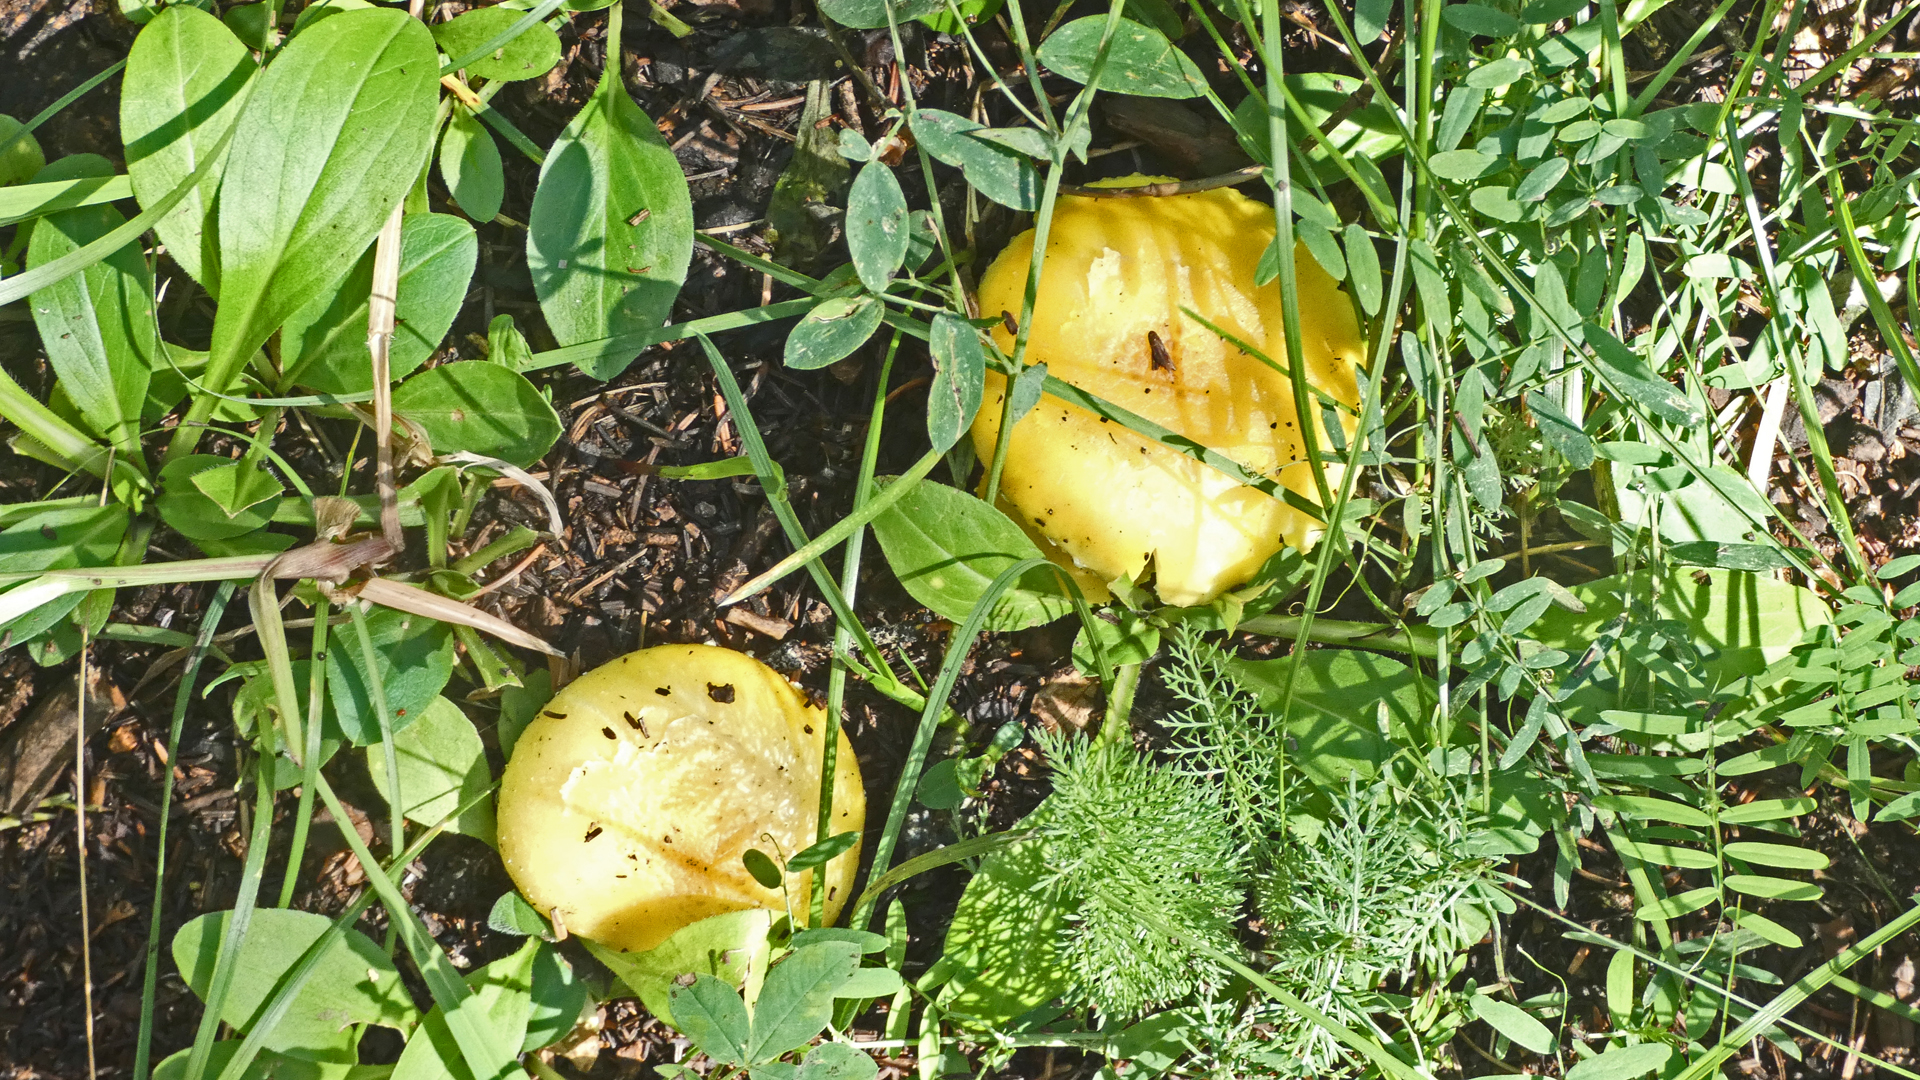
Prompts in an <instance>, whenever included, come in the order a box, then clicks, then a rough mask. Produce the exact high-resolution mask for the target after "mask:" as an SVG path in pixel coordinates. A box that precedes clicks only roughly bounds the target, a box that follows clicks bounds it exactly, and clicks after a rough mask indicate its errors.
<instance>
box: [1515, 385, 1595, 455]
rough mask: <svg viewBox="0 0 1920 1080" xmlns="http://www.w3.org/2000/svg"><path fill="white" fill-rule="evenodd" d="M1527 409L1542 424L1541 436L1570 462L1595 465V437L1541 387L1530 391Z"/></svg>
mask: <svg viewBox="0 0 1920 1080" xmlns="http://www.w3.org/2000/svg"><path fill="white" fill-rule="evenodd" d="M1527 408H1528V410H1530V411H1531V412H1532V413H1533V418H1534V420H1535V421H1537V422H1538V423H1539V425H1540V437H1541V438H1543V439H1545V440H1546V442H1547V445H1548V446H1551V447H1553V448H1554V449H1555V450H1558V451H1559V452H1560V456H1561V457H1564V458H1566V459H1567V464H1569V465H1571V466H1573V467H1574V468H1576V469H1584V468H1587V467H1588V466H1590V465H1592V464H1593V456H1594V453H1593V439H1592V438H1590V437H1589V436H1588V435H1587V432H1586V429H1585V428H1582V427H1581V426H1580V425H1579V424H1577V423H1574V420H1573V417H1571V416H1568V415H1567V414H1566V413H1565V412H1563V411H1561V408H1560V406H1558V405H1556V404H1554V403H1553V399H1552V398H1549V397H1547V396H1546V395H1545V394H1542V393H1541V392H1540V391H1538V390H1529V391H1528V392H1527Z"/></svg>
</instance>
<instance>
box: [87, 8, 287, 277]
mask: <svg viewBox="0 0 1920 1080" xmlns="http://www.w3.org/2000/svg"><path fill="white" fill-rule="evenodd" d="M256 70H258V68H257V67H256V66H255V65H254V62H253V57H251V56H250V55H248V53H247V47H246V46H245V45H242V44H241V43H240V40H239V39H238V38H236V37H234V36H233V31H231V30H228V29H227V28H226V26H225V25H224V24H223V23H221V21H220V20H219V19H216V18H214V17H213V16H212V15H209V14H207V13H206V12H205V11H202V10H200V9H199V8H196V7H192V6H189V5H186V4H177V5H170V6H169V7H168V8H167V9H166V10H165V11H162V12H161V13H160V16H159V18H156V19H154V20H153V21H152V22H150V23H148V24H147V26H146V28H145V29H144V30H141V31H140V36H139V37H137V38H135V39H134V41H133V49H132V50H131V51H130V52H128V53H127V70H126V74H125V75H124V76H123V77H122V79H121V87H122V89H121V92H120V137H121V139H122V140H124V142H125V145H126V155H127V177H128V179H129V180H130V181H131V182H132V184H133V193H134V195H135V196H137V197H138V198H139V200H140V204H141V205H142V206H146V205H148V204H150V203H153V202H154V201H156V200H158V199H159V198H161V197H162V196H164V195H166V194H167V193H168V192H170V191H172V190H173V189H174V187H175V186H176V185H177V184H179V183H180V181H182V180H184V179H186V178H187V176H188V174H190V173H192V172H193V170H194V169H196V168H199V166H200V163H201V162H202V161H203V160H205V158H206V156H207V153H208V151H209V150H210V149H211V148H212V146H213V144H214V143H216V142H218V141H219V139H220V136H222V135H224V134H226V132H227V128H228V127H230V126H231V125H232V124H233V120H234V117H235V116H237V115H239V112H240V102H241V98H240V90H241V88H242V87H244V86H246V84H247V80H248V79H249V78H252V76H253V74H254V72H255V71H256ZM221 170H222V167H221V166H219V165H215V166H214V168H213V170H212V171H211V172H210V173H209V174H208V176H207V177H206V179H204V180H202V181H201V182H200V185H199V186H198V187H196V188H195V189H194V190H192V191H190V192H188V193H187V195H186V197H185V198H183V199H181V200H180V201H179V202H178V203H176V204H175V205H174V207H173V209H172V210H170V211H168V212H167V214H166V216H165V217H162V218H161V219H160V220H159V221H158V222H156V223H155V224H154V226H153V231H154V232H155V234H157V235H158V236H159V237H160V242H161V243H163V244H165V245H166V246H167V254H169V255H171V256H173V261H174V262H176V263H178V264H180V268H181V269H182V270H185V271H186V272H187V274H188V275H189V276H191V277H192V278H193V279H194V280H195V281H198V282H199V283H200V284H201V285H203V286H205V287H206V290H207V292H209V293H212V294H213V295H215V296H218V295H219V294H220V282H219V259H218V257H217V256H216V254H215V252H214V250H213V249H214V244H213V241H214V237H213V235H212V234H211V233H210V232H209V231H208V229H207V216H208V214H209V213H211V212H212V209H213V197H214V193H215V192H216V191H218V190H219V187H220V174H221Z"/></svg>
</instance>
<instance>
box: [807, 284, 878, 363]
mask: <svg viewBox="0 0 1920 1080" xmlns="http://www.w3.org/2000/svg"><path fill="white" fill-rule="evenodd" d="M886 313H887V309H886V305H885V304H883V303H881V302H880V301H879V300H877V299H875V298H873V297H871V296H866V295H861V296H835V297H830V298H828V299H826V300H822V301H820V302H819V303H818V304H815V305H814V306H813V310H812V311H809V312H807V313H806V314H805V315H802V316H801V317H800V321H799V322H797V323H794V324H793V329H792V330H790V331H788V332H787V345H786V350H785V355H784V357H783V359H784V360H785V361H786V365H787V366H788V367H790V368H793V369H794V370H796V371H812V370H814V369H815V368H823V367H826V366H828V365H829V364H834V363H837V362H839V361H841V360H844V359H846V358H847V357H848V356H850V355H852V353H853V350H855V349H858V348H859V347H860V346H862V345H865V344H866V343H867V339H868V338H870V337H872V336H873V332H874V331H875V330H878V329H879V328H880V319H881V317H882V316H884V315H885V314H886Z"/></svg>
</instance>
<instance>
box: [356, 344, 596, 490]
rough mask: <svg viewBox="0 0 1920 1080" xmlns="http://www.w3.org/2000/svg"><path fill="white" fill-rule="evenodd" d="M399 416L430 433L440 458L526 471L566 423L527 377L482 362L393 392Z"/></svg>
mask: <svg viewBox="0 0 1920 1080" xmlns="http://www.w3.org/2000/svg"><path fill="white" fill-rule="evenodd" d="M393 411H394V412H395V413H397V414H399V415H401V416H404V417H406V418H407V419H409V420H412V421H414V422H415V423H417V424H419V425H420V426H421V427H422V428H423V429H425V430H426V433H427V438H428V439H430V440H431V441H432V443H433V449H434V451H435V452H436V453H452V452H455V451H460V450H465V451H467V452H469V453H474V454H483V455H485V456H487V457H494V458H499V459H500V460H502V461H505V462H507V463H508V464H510V465H518V466H520V467H522V468H525V467H526V466H529V465H531V464H533V463H534V462H536V461H538V460H540V458H542V457H544V456H545V455H546V452H547V451H548V450H550V449H552V448H553V444H554V442H555V440H557V439H559V438H560V417H559V416H558V414H556V413H555V412H554V411H553V405H552V404H551V403H549V402H548V401H547V399H546V398H545V397H542V396H541V394H540V391H539V390H537V389H535V388H534V385H533V384H532V383H530V382H528V381H527V377H526V376H525V375H522V374H520V373H519V372H517V371H514V370H512V369H511V368H508V367H505V366H503V365H501V364H495V363H490V362H487V361H481V360H470V361H466V362H463V363H455V364H442V365H440V366H439V367H437V368H432V369H430V370H427V371H423V372H421V373H420V374H418V375H415V376H414V377H413V378H411V379H408V380H407V381H406V382H404V383H402V384H401V385H400V386H399V387H398V388H396V389H395V390H394V392H393Z"/></svg>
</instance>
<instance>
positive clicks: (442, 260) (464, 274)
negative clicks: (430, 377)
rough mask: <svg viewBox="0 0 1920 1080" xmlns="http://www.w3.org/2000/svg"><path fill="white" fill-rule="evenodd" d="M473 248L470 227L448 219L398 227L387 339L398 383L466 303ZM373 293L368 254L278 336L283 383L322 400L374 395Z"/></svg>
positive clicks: (420, 218) (408, 220) (428, 217)
mask: <svg viewBox="0 0 1920 1080" xmlns="http://www.w3.org/2000/svg"><path fill="white" fill-rule="evenodd" d="M479 255H480V244H479V241H478V240H477V239H476V238H475V236H474V232H473V226H471V225H469V224H467V223H466V222H464V221H461V220H460V219H459V218H457V217H453V216H452V215H449V214H409V215H407V216H406V217H405V218H402V219H401V222H400V283H399V286H398V288H397V289H396V290H395V292H394V333H393V341H392V344H390V345H389V346H388V350H387V361H388V365H389V367H390V369H391V370H392V373H393V377H394V378H396V379H399V378H403V377H405V376H406V375H407V373H408V372H411V371H412V370H414V369H415V368H417V367H419V366H420V365H421V364H424V363H426V362H427V358H428V357H430V356H432V355H433V352H434V350H435V349H438V348H439V347H440V342H441V341H442V340H443V339H444V338H445V337H446V336H447V330H448V329H449V328H450V327H452V326H453V320H454V317H455V316H457V315H458V314H459V313H460V305H461V304H462V303H464V302H465V301H466V298H467V284H468V283H469V282H470V281H472V280H473V267H474V263H475V261H476V260H477V259H478V258H479ZM372 291H373V252H372V251H368V252H367V253H366V255H365V256H363V257H362V258H361V259H360V260H359V262H358V263H356V264H355V265H354V268H353V272H352V273H350V274H348V275H347V276H346V278H345V279H344V280H342V281H341V282H340V283H339V284H338V285H337V286H336V287H335V288H332V289H329V290H327V291H326V292H324V293H322V294H321V295H319V296H316V297H315V298H314V299H313V302H312V303H309V304H307V305H306V306H305V307H303V308H301V309H300V310H299V311H296V312H294V313H293V314H292V315H290V316H288V318H287V325H286V329H284V330H283V331H281V334H280V355H281V358H282V363H283V364H284V365H285V370H286V372H287V375H286V378H285V380H284V381H285V382H287V383H289V384H293V383H298V384H299V385H302V386H307V387H311V388H312V389H314V390H318V391H320V392H321V393H325V394H362V393H365V392H367V391H368V390H371V389H373V367H372V365H373V354H372V353H370V352H368V351H367V297H368V296H369V295H370V294H371V293H372Z"/></svg>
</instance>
